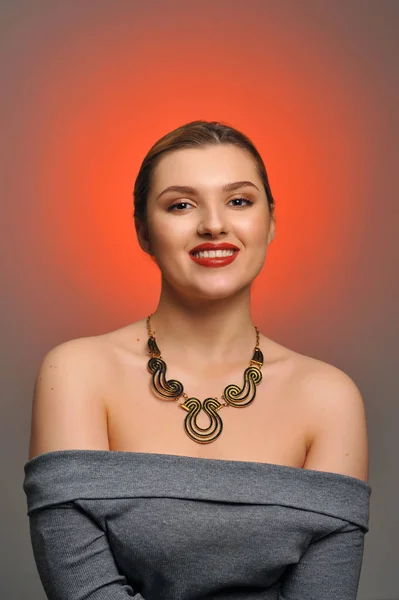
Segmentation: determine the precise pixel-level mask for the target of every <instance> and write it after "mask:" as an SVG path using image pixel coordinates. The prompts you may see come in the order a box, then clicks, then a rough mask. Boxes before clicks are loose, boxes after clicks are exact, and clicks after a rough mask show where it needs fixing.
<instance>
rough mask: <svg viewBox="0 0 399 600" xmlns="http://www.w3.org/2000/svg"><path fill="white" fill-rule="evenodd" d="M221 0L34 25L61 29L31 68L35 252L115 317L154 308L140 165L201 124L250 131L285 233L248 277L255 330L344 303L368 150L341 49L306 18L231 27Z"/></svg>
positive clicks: (155, 281) (51, 33) (242, 18)
mask: <svg viewBox="0 0 399 600" xmlns="http://www.w3.org/2000/svg"><path fill="white" fill-rule="evenodd" d="M222 4H223V3H220V4H219V7H218V8H215V7H214V6H213V7H212V8H211V4H209V5H208V8H209V10H210V12H211V13H212V16H211V15H210V12H207V11H204V10H201V11H194V10H193V8H192V7H187V6H186V7H184V8H183V6H182V5H179V10H177V5H175V9H176V10H173V9H172V8H170V10H168V11H166V12H165V13H160V14H158V17H157V15H156V14H155V13H153V12H151V11H150V10H148V11H147V13H143V14H141V15H137V14H134V12H133V11H130V12H131V14H130V18H129V14H127V15H125V16H126V17H127V18H123V15H118V14H117V11H116V12H115V13H113V14H112V15H110V14H103V15H101V14H100V15H98V14H97V15H81V20H80V21H79V20H76V21H74V22H73V23H69V24H68V23H66V24H65V22H64V24H63V27H62V28H58V27H55V28H54V29H53V30H50V29H49V28H48V27H47V28H46V27H43V23H38V25H37V26H38V27H39V28H40V27H42V28H43V33H44V36H45V37H46V36H47V38H51V39H47V40H46V39H45V40H43V39H40V40H38V44H37V48H36V51H37V52H38V54H39V64H38V66H37V69H36V70H35V71H34V72H31V73H30V74H29V75H28V77H30V78H31V79H32V87H31V94H30V98H29V102H30V103H31V113H30V118H31V119H30V122H29V129H30V135H32V136H33V139H34V147H35V152H34V156H33V157H31V158H33V162H34V165H31V166H32V167H33V169H32V170H33V172H34V181H33V186H34V189H35V195H36V197H37V199H38V201H37V202H36V204H35V208H34V218H35V220H37V221H38V222H40V226H39V230H40V236H41V240H40V243H37V244H36V245H35V247H33V248H32V249H31V250H32V254H31V256H30V258H31V260H32V261H33V263H34V264H35V265H36V268H38V265H39V264H40V263H41V262H42V261H46V264H47V267H48V268H51V269H54V270H55V271H56V277H57V278H58V279H61V280H62V281H63V283H65V284H66V285H68V286H73V287H75V288H77V290H78V291H79V293H80V294H82V295H84V297H85V298H86V299H87V298H90V303H91V305H92V307H93V311H94V313H95V311H96V310H105V311H107V312H109V313H118V315H119V316H120V320H121V323H123V322H129V321H132V320H135V319H136V318H140V317H141V316H144V314H147V312H148V310H149V307H150V306H151V305H154V306H155V301H156V299H157V297H158V293H159V281H160V278H159V272H158V270H157V268H156V266H155V265H153V264H152V263H151V262H150V261H149V260H148V258H147V257H146V256H145V255H144V254H143V253H142V251H141V250H140V249H139V246H138V243H137V240H136V234H135V230H134V225H133V219H132V211H133V204H132V195H131V194H132V189H133V184H134V179H135V176H136V174H137V171H138V168H139V166H140V163H141V160H142V159H143V157H144V154H145V153H146V152H147V150H148V149H149V147H150V146H151V145H152V144H153V143H154V142H155V141H156V140H157V139H158V138H159V137H160V136H161V135H163V134H164V133H166V132H167V131H169V130H170V129H173V128H175V127H177V126H178V125H181V124H183V123H185V122H188V121H191V120H194V119H198V118H201V119H207V120H222V121H224V122H227V123H229V124H231V125H233V126H235V127H237V128H238V129H241V130H242V131H243V132H244V133H246V134H247V135H249V137H250V138H251V139H252V140H253V141H254V143H255V145H256V146H257V147H258V149H259V151H260V152H261V154H262V156H263V158H264V161H265V163H266V168H267V170H268V173H269V177H270V181H271V186H272V191H273V194H274V196H275V198H276V216H277V237H276V239H275V241H274V244H272V246H271V247H270V249H269V253H268V257H267V260H266V264H265V267H264V269H263V271H262V273H261V275H260V276H259V278H258V279H257V280H256V282H255V284H254V286H253V310H254V314H255V315H256V322H257V323H258V326H260V327H262V326H263V327H267V326H268V325H269V323H268V319H267V318H266V319H265V317H264V315H265V308H266V310H267V312H268V313H269V314H273V315H274V319H276V318H277V319H279V318H287V316H289V315H290V314H291V315H292V318H296V315H298V314H300V313H301V311H308V310H311V309H312V305H313V304H314V303H315V298H317V301H318V302H323V303H326V304H329V303H334V302H338V303H339V302H340V294H341V293H342V290H343V289H344V288H345V286H346V282H347V279H348V278H350V277H351V271H352V269H353V268H354V263H353V260H354V256H353V250H352V249H353V247H354V241H355V243H356V240H354V239H353V237H354V235H355V236H356V231H354V229H353V224H354V223H355V222H356V218H357V213H358V212H359V199H360V198H361V195H362V193H363V191H364V190H363V189H362V185H363V183H364V180H363V178H362V176H361V169H362V164H363V162H364V156H363V151H364V147H365V146H364V143H363V139H362V112H361V109H360V110H359V89H358V88H357V82H356V81H355V80H354V79H353V78H352V77H351V73H350V70H348V65H347V63H346V61H345V60H344V55H343V54H342V55H340V54H339V53H337V49H336V48H333V47H332V46H331V44H330V45H329V43H328V40H325V39H324V36H323V35H321V33H320V32H315V31H314V30H312V32H311V33H312V38H310V36H309V31H308V27H307V26H306V23H304V22H302V23H300V22H298V20H296V19H291V20H290V19H289V18H288V19H287V18H286V19H285V21H284V22H283V21H282V22H278V21H276V18H274V20H273V19H267V18H265V19H263V20H260V19H259V18H258V16H257V14H256V12H257V11H256V10H254V11H253V12H252V13H251V12H249V13H244V12H243V11H241V12H240V14H239V15H238V14H237V18H235V19H232V20H229V22H228V24H225V25H224V26H223V24H224V19H225V15H224V8H223V7H222ZM125 6H126V5H125ZM154 6H155V5H154ZM170 6H171V7H173V6H174V5H173V3H172V4H171V5H170ZM165 7H166V4H165ZM258 10H259V11H260V12H262V9H261V5H258ZM100 12H101V11H100ZM127 12H129V11H127ZM69 16H71V15H69ZM84 16H86V18H83V17H84ZM101 16H102V19H101V18H100V17H101ZM38 33H39V32H38ZM39 37H41V36H38V38H39ZM315 42H316V43H317V45H315ZM49 254H50V255H49ZM343 263H344V264H343ZM92 316H93V315H92ZM118 318H119V317H118ZM262 320H263V322H262Z"/></svg>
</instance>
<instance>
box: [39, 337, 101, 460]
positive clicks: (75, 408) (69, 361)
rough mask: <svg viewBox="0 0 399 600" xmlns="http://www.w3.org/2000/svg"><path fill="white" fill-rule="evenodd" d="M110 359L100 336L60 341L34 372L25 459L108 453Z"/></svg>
mask: <svg viewBox="0 0 399 600" xmlns="http://www.w3.org/2000/svg"><path fill="white" fill-rule="evenodd" d="M112 369H113V365H112V354H111V353H110V352H109V349H108V347H107V344H106V343H104V340H103V339H102V337H101V336H93V337H84V338H78V339H74V340H69V341H67V342H63V343H61V344H59V345H57V346H55V347H54V348H52V349H50V350H49V351H48V352H47V353H46V354H45V355H44V357H43V358H42V360H41V363H40V366H39V368H38V371H37V374H36V379H35V384H34V392H33V402H32V420H31V436H30V448H29V459H30V458H33V457H34V456H36V455H38V454H42V453H44V452H50V451H53V450H62V449H80V448H81V449H108V448H109V445H108V435H107V414H106V408H105V402H104V401H103V398H102V391H103V389H104V381H105V380H106V379H107V377H109V376H110V373H111V372H112Z"/></svg>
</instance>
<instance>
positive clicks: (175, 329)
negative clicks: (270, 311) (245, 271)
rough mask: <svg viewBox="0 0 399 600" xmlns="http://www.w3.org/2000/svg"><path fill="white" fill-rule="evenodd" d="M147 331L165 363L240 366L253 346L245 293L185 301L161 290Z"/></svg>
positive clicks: (163, 289)
mask: <svg viewBox="0 0 399 600" xmlns="http://www.w3.org/2000/svg"><path fill="white" fill-rule="evenodd" d="M150 327H151V331H152V333H153V335H154V336H155V337H156V340H157V344H158V346H159V349H160V350H161V354H162V356H163V357H164V359H165V360H166V361H167V362H168V360H170V361H172V360H173V361H174V360H176V361H180V362H181V361H183V362H186V363H190V364H196V365H197V366H205V365H207V364H212V365H215V364H221V365H222V364H226V363H236V362H237V363H242V362H243V360H244V362H245V360H246V359H248V360H250V359H251V358H252V353H253V349H254V347H255V345H256V331H255V326H254V323H253V321H252V318H251V312H250V293H249V289H245V290H242V291H240V292H239V293H238V294H237V295H235V296H231V297H228V298H222V299H217V300H209V299H206V300H194V301H193V299H190V300H187V301H185V300H184V299H182V297H181V296H180V295H179V296H176V295H174V294H173V293H171V292H170V291H169V290H167V289H165V288H164V287H163V288H162V292H161V296H160V300H159V303H158V307H157V309H156V311H155V312H154V314H153V316H151V319H150Z"/></svg>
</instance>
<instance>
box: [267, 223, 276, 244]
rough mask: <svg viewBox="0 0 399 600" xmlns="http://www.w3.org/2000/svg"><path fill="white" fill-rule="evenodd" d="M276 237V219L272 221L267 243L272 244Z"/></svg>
mask: <svg viewBox="0 0 399 600" xmlns="http://www.w3.org/2000/svg"><path fill="white" fill-rule="evenodd" d="M275 235H276V223H275V222H274V219H272V220H271V223H270V227H269V234H268V236H267V243H268V244H270V243H271V242H272V241H273V240H274V236H275Z"/></svg>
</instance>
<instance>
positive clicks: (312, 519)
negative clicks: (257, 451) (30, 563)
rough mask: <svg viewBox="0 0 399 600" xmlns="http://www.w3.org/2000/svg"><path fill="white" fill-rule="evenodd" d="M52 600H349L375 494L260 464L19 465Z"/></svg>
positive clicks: (122, 455) (42, 460) (348, 482)
mask: <svg viewBox="0 0 399 600" xmlns="http://www.w3.org/2000/svg"><path fill="white" fill-rule="evenodd" d="M24 471H25V478H24V482H23V489H24V491H25V494H26V498H27V515H28V517H29V525H30V536H31V542H32V548H33V553H34V558H35V562H36V566H37V569H38V573H39V576H40V579H41V582H42V585H43V587H44V590H45V592H46V594H47V597H48V598H49V599H50V600H128V599H132V598H133V599H134V600H200V599H201V600H211V599H215V600H216V599H217V600H244V599H245V600H246V599H248V600H355V599H356V596H357V589H358V583H359V577H360V572H361V566H362V559H363V548H364V536H365V534H366V533H367V531H368V528H369V527H368V523H369V500H370V494H371V487H370V485H369V484H368V483H366V482H365V481H363V480H360V479H357V478H355V477H351V476H347V475H343V474H338V473H331V472H326V471H316V470H310V469H301V468H296V467H290V466H286V465H277V464H271V463H262V462H249V461H236V460H222V459H213V458H211V459H210V458H197V457H189V456H180V455H174V454H155V453H147V452H121V451H108V450H80V449H76V450H56V451H52V452H46V453H44V454H40V455H37V456H35V457H34V458H32V459H30V460H29V461H28V462H26V463H25V465H24Z"/></svg>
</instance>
